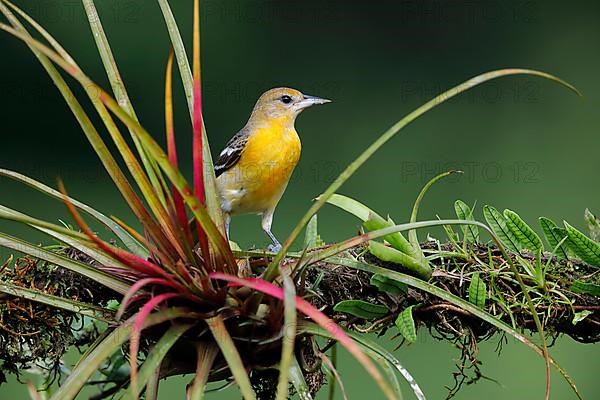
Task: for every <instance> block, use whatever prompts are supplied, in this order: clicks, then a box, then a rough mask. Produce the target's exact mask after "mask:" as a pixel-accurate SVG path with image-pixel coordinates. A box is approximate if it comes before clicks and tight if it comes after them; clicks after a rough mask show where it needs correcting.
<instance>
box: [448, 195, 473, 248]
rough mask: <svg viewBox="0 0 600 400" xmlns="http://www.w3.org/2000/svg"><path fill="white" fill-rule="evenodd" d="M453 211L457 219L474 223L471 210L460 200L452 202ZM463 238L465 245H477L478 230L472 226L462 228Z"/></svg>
mask: <svg viewBox="0 0 600 400" xmlns="http://www.w3.org/2000/svg"><path fill="white" fill-rule="evenodd" d="M454 211H455V212H456V216H457V217H458V219H464V220H465V221H474V220H475V218H473V210H472V209H471V207H469V206H468V205H467V203H465V202H464V201H462V200H456V201H455V202H454ZM462 231H463V237H464V240H465V242H467V243H477V242H478V241H479V229H477V227H476V226H473V225H466V226H463V227H462Z"/></svg>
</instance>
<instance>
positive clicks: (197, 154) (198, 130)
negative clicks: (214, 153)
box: [192, 0, 210, 263]
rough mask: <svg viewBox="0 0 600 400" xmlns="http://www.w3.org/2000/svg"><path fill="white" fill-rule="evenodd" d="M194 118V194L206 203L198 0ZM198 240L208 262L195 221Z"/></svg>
mask: <svg viewBox="0 0 600 400" xmlns="http://www.w3.org/2000/svg"><path fill="white" fill-rule="evenodd" d="M193 58H194V67H193V69H194V85H193V89H194V118H193V131H194V132H193V143H192V152H193V162H194V194H195V195H196V197H197V198H198V200H199V201H200V204H202V205H205V204H206V195H205V193H204V156H203V153H202V147H203V146H204V144H203V143H202V142H203V141H202V78H201V75H200V5H199V0H194V57H193ZM197 227H198V241H199V243H200V249H201V250H202V255H203V256H204V260H205V261H206V262H207V263H208V260H209V258H210V256H209V250H208V238H207V237H206V234H205V233H204V230H203V229H202V227H201V226H200V223H197Z"/></svg>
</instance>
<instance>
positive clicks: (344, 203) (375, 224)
mask: <svg viewBox="0 0 600 400" xmlns="http://www.w3.org/2000/svg"><path fill="white" fill-rule="evenodd" d="M327 203H329V204H332V205H334V206H336V207H339V208H341V209H342V210H344V211H346V212H348V213H350V214H352V215H354V216H355V217H357V218H358V219H360V220H361V221H363V227H364V228H365V229H366V230H368V231H375V230H378V229H382V228H387V227H390V226H394V225H395V224H394V221H392V220H391V219H389V218H388V220H387V221H386V220H385V219H384V218H383V217H382V216H381V215H379V214H377V213H376V212H375V211H373V210H371V209H370V208H369V207H367V206H365V205H364V204H362V203H361V202H359V201H357V200H354V199H352V198H350V197H347V196H343V195H341V194H337V193H336V194H333V195H332V196H331V197H330V198H329V200H327ZM383 239H384V240H385V241H386V242H388V243H389V244H391V245H392V247H394V248H395V249H396V250H399V251H401V252H403V253H406V254H408V255H414V254H417V253H415V249H414V248H413V247H412V245H411V244H410V243H409V242H408V240H406V238H405V237H404V236H403V235H402V234H401V233H400V232H396V233H393V234H390V235H387V236H385V237H384V238H383ZM419 250H420V249H419Z"/></svg>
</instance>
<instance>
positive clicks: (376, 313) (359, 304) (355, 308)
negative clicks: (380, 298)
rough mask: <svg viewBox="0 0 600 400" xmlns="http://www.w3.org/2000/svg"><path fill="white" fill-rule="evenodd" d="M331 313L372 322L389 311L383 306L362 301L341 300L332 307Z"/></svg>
mask: <svg viewBox="0 0 600 400" xmlns="http://www.w3.org/2000/svg"><path fill="white" fill-rule="evenodd" d="M333 311H336V312H342V313H346V314H350V315H353V316H355V317H358V318H362V319H366V320H372V319H376V318H381V317H383V316H385V315H386V314H387V313H388V312H389V311H390V310H388V308H387V307H386V306H384V305H381V304H373V303H369V302H368V301H364V300H342V301H340V302H339V303H337V304H336V305H335V306H334V307H333Z"/></svg>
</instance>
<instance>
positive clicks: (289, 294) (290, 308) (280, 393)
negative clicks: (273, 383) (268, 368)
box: [275, 273, 298, 400]
mask: <svg viewBox="0 0 600 400" xmlns="http://www.w3.org/2000/svg"><path fill="white" fill-rule="evenodd" d="M283 290H284V299H283V314H284V317H283V344H282V345H281V360H280V361H279V381H278V383H277V396H276V397H275V399H276V400H287V398H288V394H289V370H290V366H291V365H292V363H293V360H294V344H295V338H296V334H297V333H296V330H297V329H296V328H297V325H298V321H297V311H296V287H295V286H294V282H293V281H292V278H290V277H289V276H288V275H287V274H285V273H284V274H283Z"/></svg>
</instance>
